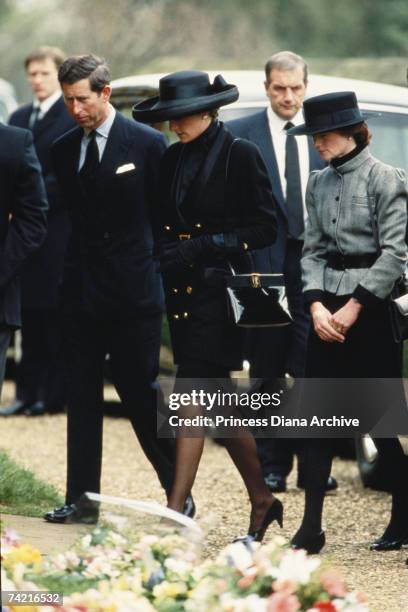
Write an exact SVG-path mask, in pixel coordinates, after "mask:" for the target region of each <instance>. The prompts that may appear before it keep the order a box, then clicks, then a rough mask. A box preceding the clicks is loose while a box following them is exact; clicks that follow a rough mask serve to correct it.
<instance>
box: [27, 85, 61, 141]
mask: <svg viewBox="0 0 408 612" xmlns="http://www.w3.org/2000/svg"><path fill="white" fill-rule="evenodd" d="M64 106H65V104H64V100H63V98H62V95H61V96H60V97H59V98H58V100H57V101H56V102H55V103H54V104H53V105H52V106H51V108H50V109H48V111H47V112H46V113H45V115H44V117H43V118H42V119H40V120H39V121H37V123H36V124H35V126H34V129H33V137H34V140H37V139H38V137H39V135H40V134H42V132H44V130H46V129H47V128H48V127H49V126H50V125H52V124H53V123H54V121H55V120H56V118H57V117H58V115H59V114H60V113H61V112H62V110H63V108H64ZM32 108H33V107H32V106H31V110H32ZM30 114H31V112H30Z"/></svg>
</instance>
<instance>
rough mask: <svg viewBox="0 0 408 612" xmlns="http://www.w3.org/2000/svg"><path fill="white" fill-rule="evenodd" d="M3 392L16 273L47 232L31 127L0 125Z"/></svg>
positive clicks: (15, 319) (15, 316)
mask: <svg viewBox="0 0 408 612" xmlns="http://www.w3.org/2000/svg"><path fill="white" fill-rule="evenodd" d="M0 193H1V198H0V252H1V255H0V391H1V386H2V384H3V379H4V370H5V365H6V353H7V348H8V345H9V342H10V335H11V332H12V330H13V329H18V328H19V327H20V326H21V312H20V283H19V278H18V273H19V271H20V269H21V266H22V264H23V263H24V261H25V260H26V258H27V257H28V256H29V255H30V253H32V252H33V251H35V249H38V247H39V246H40V244H41V243H42V241H43V240H44V238H45V234H46V231H47V222H46V213H47V209H48V205H47V198H46V194H45V188H44V183H43V180H42V177H41V168H40V165H39V163H38V159H37V156H36V154H35V150H34V147H33V139H32V136H31V134H30V132H29V131H28V130H21V129H20V128H14V127H8V126H5V125H2V124H0Z"/></svg>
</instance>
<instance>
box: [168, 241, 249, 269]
mask: <svg viewBox="0 0 408 612" xmlns="http://www.w3.org/2000/svg"><path fill="white" fill-rule="evenodd" d="M243 250H245V246H244V245H239V244H238V239H237V236H236V235H235V234H232V233H230V234H211V235H205V236H198V237H197V238H191V239H190V240H182V241H180V242H171V243H169V244H166V245H165V246H164V248H163V251H162V253H161V255H160V268H161V270H162V271H163V272H165V271H166V270H169V269H170V268H172V267H175V266H180V265H181V266H183V265H184V266H188V265H191V264H192V263H194V261H195V260H196V259H197V258H198V257H199V256H200V255H202V254H203V253H209V252H212V253H217V254H219V255H224V254H225V255H227V254H230V253H239V252H242V251H243Z"/></svg>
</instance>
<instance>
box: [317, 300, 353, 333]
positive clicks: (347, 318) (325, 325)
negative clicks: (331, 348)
mask: <svg viewBox="0 0 408 612" xmlns="http://www.w3.org/2000/svg"><path fill="white" fill-rule="evenodd" d="M361 309H362V305H361V304H359V302H357V301H356V300H354V299H353V298H350V300H349V301H348V302H347V303H346V304H345V305H344V306H342V307H341V308H340V309H339V310H337V311H336V312H335V313H333V314H332V313H331V312H330V310H328V309H327V308H326V307H325V306H323V304H322V303H321V302H314V303H313V304H312V306H311V308H310V312H311V315H312V319H313V327H314V330H315V332H316V334H317V335H318V336H319V338H320V339H321V340H324V341H325V342H341V343H343V342H344V341H345V339H346V334H347V332H348V331H349V329H350V328H351V327H352V325H354V323H355V322H356V321H357V319H358V316H359V314H360V311H361Z"/></svg>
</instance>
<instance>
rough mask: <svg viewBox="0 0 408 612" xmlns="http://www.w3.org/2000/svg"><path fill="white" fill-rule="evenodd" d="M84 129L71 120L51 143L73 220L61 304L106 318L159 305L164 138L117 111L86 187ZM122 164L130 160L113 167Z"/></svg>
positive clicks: (148, 310) (147, 310) (155, 308)
mask: <svg viewBox="0 0 408 612" xmlns="http://www.w3.org/2000/svg"><path fill="white" fill-rule="evenodd" d="M82 136H83V130H82V129H81V128H79V127H76V128H74V129H73V130H71V131H70V132H68V133H67V134H65V135H64V136H62V137H61V138H60V139H59V140H57V142H56V143H55V144H54V146H53V148H52V158H53V163H54V167H55V171H56V175H57V178H58V182H59V184H60V187H61V192H62V194H63V197H64V200H65V201H66V203H67V206H68V207H69V211H70V214H71V221H72V232H71V238H70V241H69V245H68V250H67V257H66V262H65V267H64V280H63V288H62V289H63V290H62V298H63V306H64V308H65V310H66V311H70V312H83V313H88V314H90V315H92V316H95V317H98V318H102V319H103V318H108V319H109V320H112V319H115V318H116V319H118V320H123V319H124V318H132V317H138V316H140V315H143V316H146V315H150V314H151V315H153V314H154V313H158V312H162V310H163V306H164V300H163V289H162V283H161V278H160V274H158V270H157V264H156V262H155V261H154V260H153V234H152V228H151V222H150V212H151V211H150V204H151V199H152V197H153V195H154V191H155V189H156V187H157V172H158V169H159V164H160V158H161V156H162V154H163V152H164V150H165V146H166V143H165V139H164V137H163V135H162V134H160V133H159V132H157V131H156V130H153V129H152V128H149V127H147V126H144V125H141V124H138V123H136V122H135V121H131V120H129V119H126V118H125V117H123V115H121V114H120V113H116V116H115V120H114V122H113V125H112V128H111V130H110V133H109V137H108V141H107V144H106V148H105V151H104V154H103V157H102V160H101V163H100V166H99V169H98V171H97V173H96V175H95V178H94V181H93V183H92V185H90V184H88V186H87V187H85V185H84V183H83V182H82V180H81V177H80V176H79V174H78V164H79V154H80V143H81V139H82ZM125 164H133V166H134V167H133V169H131V170H130V171H127V172H121V173H117V169H118V168H120V167H121V166H123V165H125Z"/></svg>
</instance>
